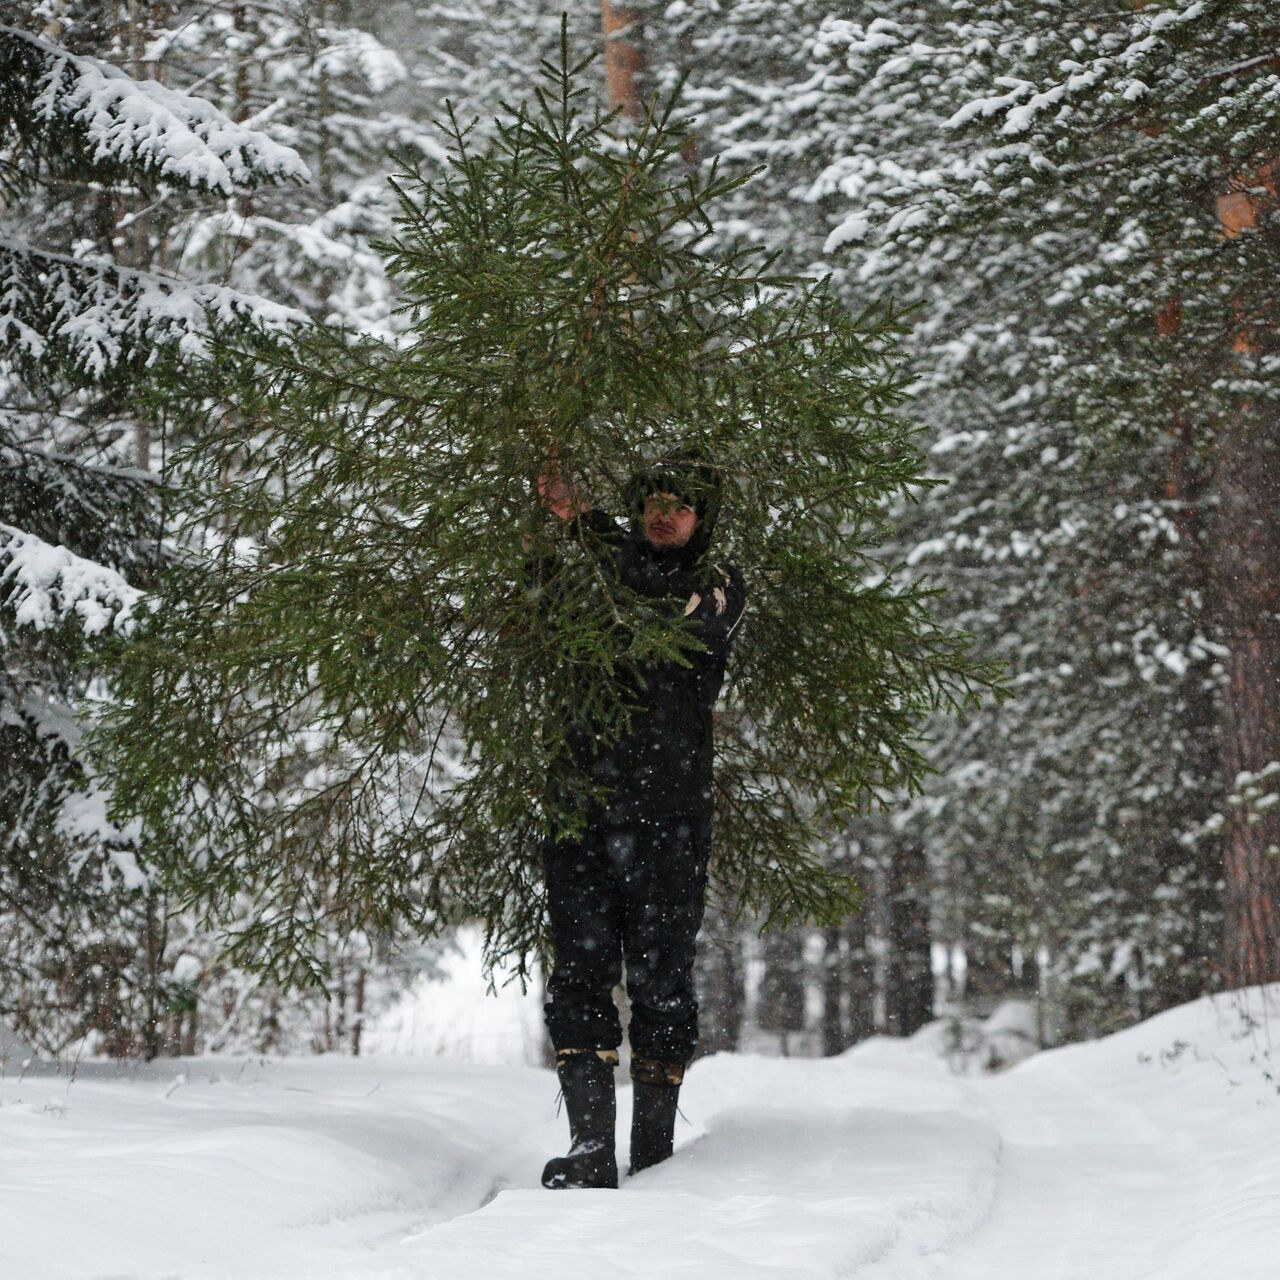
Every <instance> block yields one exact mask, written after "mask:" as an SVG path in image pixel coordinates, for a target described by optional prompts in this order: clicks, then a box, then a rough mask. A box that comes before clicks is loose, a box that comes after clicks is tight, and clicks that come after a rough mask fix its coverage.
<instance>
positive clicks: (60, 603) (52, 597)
mask: <svg viewBox="0 0 1280 1280" xmlns="http://www.w3.org/2000/svg"><path fill="white" fill-rule="evenodd" d="M0 591H2V592H3V595H4V597H6V600H5V603H6V604H7V605H8V607H9V608H10V609H11V610H12V611H13V614H14V618H15V620H16V622H17V624H18V625H19V626H26V627H33V628H34V629H35V630H37V631H47V630H50V629H52V628H54V627H58V626H61V625H62V624H63V623H64V622H66V621H67V620H68V619H75V620H76V621H77V622H78V623H79V625H80V627H81V628H82V629H83V631H84V633H85V634H86V635H90V636H92V635H99V634H101V633H102V632H105V631H108V630H111V629H114V630H116V631H121V630H127V628H128V627H129V625H130V620H131V616H132V614H133V610H134V608H135V606H136V605H137V603H138V601H139V600H140V599H141V596H142V593H141V592H140V591H139V590H138V589H137V588H136V587H132V586H130V585H129V583H128V582H127V581H126V580H125V578H124V577H123V575H121V574H119V573H117V572H116V571H115V570H114V569H111V568H108V567H107V566H106V565H101V564H98V563H96V562H95V561H93V560H86V559H85V558H84V557H83V556H78V555H76V554H75V553H74V552H72V551H69V550H68V549H67V548H66V547H60V546H55V545H53V544H52V543H49V542H45V541H44V540H43V539H41V538H37V537H36V536H35V535H34V534H31V533H26V532H24V531H23V530H22V529H15V528H14V527H13V526H12V525H8V524H0Z"/></svg>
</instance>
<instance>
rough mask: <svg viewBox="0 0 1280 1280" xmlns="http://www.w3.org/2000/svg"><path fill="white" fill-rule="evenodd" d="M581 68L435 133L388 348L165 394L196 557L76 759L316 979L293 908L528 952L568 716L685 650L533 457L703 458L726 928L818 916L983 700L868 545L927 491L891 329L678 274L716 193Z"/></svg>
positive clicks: (263, 347)
mask: <svg viewBox="0 0 1280 1280" xmlns="http://www.w3.org/2000/svg"><path fill="white" fill-rule="evenodd" d="M585 65H586V64H585V63H583V64H579V65H578V66H576V67H574V66H570V65H569V62H568V56H567V51H565V50H564V49H563V48H562V60H561V64H560V65H559V66H558V67H557V66H551V65H548V66H546V67H545V68H544V72H545V77H546V80H545V83H546V88H545V89H544V90H542V91H541V92H539V94H538V96H537V100H536V102H534V103H533V104H531V105H528V106H526V107H523V108H521V109H519V110H517V111H516V112H514V114H512V115H511V117H510V118H509V119H507V120H505V121H504V122H503V123H502V125H501V126H500V127H499V129H498V130H497V134H496V137H495V139H494V141H493V142H491V143H489V144H487V145H485V146H484V147H483V148H479V149H474V150H473V149H472V148H471V146H470V145H469V142H468V138H467V130H465V129H463V128H461V127H460V126H459V125H458V124H457V122H456V121H455V120H453V118H452V117H451V118H450V121H449V123H448V129H449V132H450V137H451V144H452V162H451V167H450V169H449V172H448V174H447V177H446V178H445V180H443V181H437V182H432V181H429V180H427V179H426V178H425V177H423V176H422V175H421V174H419V173H416V172H409V173H407V174H406V175H404V176H403V177H402V178H400V179H399V180H398V188H399V192H400V196H401V216H400V220H399V234H398V236H397V238H396V240H395V242H394V243H393V244H392V245H390V246H388V251H389V253H390V263H391V269H392V271H393V272H394V274H395V276H396V277H397V279H398V281H399V284H400V287H401V289H402V294H403V298H404V308H403V309H404V313H405V315H406V318H407V320H408V332H407V335H406V338H405V340H404V341H402V342H401V343H399V344H397V345H391V344H387V343H384V342H381V341H376V340H373V339H368V338H354V337H352V336H351V335H348V334H343V333H335V332H331V331H327V330H324V329H320V328H317V329H314V330H313V331H311V332H310V333H309V334H307V335H305V336H304V337H303V338H302V339H301V340H300V341H298V342H296V343H293V344H291V345H285V344H284V343H283V342H281V341H280V340H278V339H275V340H273V339H269V338H267V337H266V336H265V335H264V336H263V340H262V341H261V343H259V344H247V343H244V342H242V341H228V342H226V343H224V344H223V346H222V348H221V349H220V350H218V351H217V352H216V357H215V359H214V361H213V362H212V363H211V364H210V365H209V367H208V368H207V369H206V370H205V373H204V380H205V381H204V384H203V385H201V386H199V387H196V386H194V385H191V386H190V390H191V399H192V404H193V406H195V405H196V402H197V401H198V405H199V407H198V408H195V410H194V411H195V413H196V416H197V417H198V418H199V419H200V423H201V427H202V429H201V430H200V431H198V432H197V433H196V436H197V438H198V439H199V440H200V444H199V445H198V446H197V447H196V448H195V449H194V450H193V451H192V452H191V453H190V454H189V455H188V456H187V457H186V459H185V460H184V461H183V463H182V464H181V467H180V468H179V474H180V475H181V477H182V480H183V483H184V485H185V486H186V490H187V492H189V493H192V494H195V495H198V500H197V501H196V503H195V505H194V506H193V508H192V509H191V511H190V515H191V521H192V522H191V525H190V532H191V537H190V539H189V543H188V546H189V550H190V552H191V555H190V559H189V562H188V563H187V565H186V566H185V567H184V568H183V569H182V570H181V572H180V573H178V574H176V575H175V576H174V578H173V579H172V580H171V583H170V585H169V588H168V590H167V592H166V593H165V596H164V600H163V603H162V604H161V606H160V607H159V609H158V610H157V611H156V613H155V614H154V615H153V617H152V618H151V619H150V621H149V622H148V624H147V625H146V626H145V628H144V633H143V635H142V636H141V637H139V639H138V640H137V641H136V642H135V643H134V644H132V645H131V648H130V654H129V655H128V661H127V665H126V670H125V675H124V677H123V686H122V692H123V695H124V697H123V700H122V702H121V704H120V706H119V708H118V709H117V710H115V711H113V713H112V715H111V718H110V721H109V723H108V725H107V731H106V733H105V734H104V736H103V737H102V738H101V740H100V747H101V750H102V753H103V757H104V759H105V761H107V762H108V764H109V766H110V767H111V768H113V769H114V770H115V771H116V772H117V775H118V777H119V780H120V796H121V801H122V804H123V806H124V807H125V809H126V810H128V811H130V812H133V811H136V812H138V813H141V814H142V815H144V817H145V818H146V821H147V824H148V826H149V828H150V829H151V831H152V833H153V835H154V837H155V841H156V847H157V848H169V847H173V848H177V847H180V846H179V845H177V844H176V843H175V844H174V845H172V846H169V845H168V844H166V840H165V836H166V833H169V832H174V831H177V830H181V831H183V832H185V833H186V843H185V844H184V845H183V846H181V847H185V848H194V849H195V850H196V851H197V855H196V856H195V857H194V858H191V859H186V860H184V859H181V858H178V857H174V858H172V859H170V860H169V861H168V863H167V866H166V867H165V868H164V869H165V870H167V871H168V872H169V874H170V876H171V878H172V880H173V882H174V883H175V885H177V886H178V887H179V888H180V889H181V890H182V891H183V892H185V893H187V894H188V895H189V896H190V897H191V900H192V901H193V902H200V903H203V904H206V905H207V906H208V907H209V908H210V910H211V911H212V912H213V914H215V915H217V914H219V913H221V912H222V911H224V910H225V909H226V907H227V906H228V904H229V903H230V901H231V899H232V897H233V896H234V894H236V893H238V892H241V891H245V892H249V893H252V894H254V895H255V896H259V895H260V896H261V897H262V899H263V900H266V901H272V902H273V903H275V904H276V906H277V908H278V912H277V913H276V914H274V915H264V916H263V917H261V918H260V919H258V920H257V921H255V922H253V923H251V924H250V925H248V926H247V928H246V929H245V931H244V932H242V933H241V934H239V935H238V936H237V939H236V944H237V955H238V956H239V958H241V959H245V960H252V961H253V962H255V963H259V964H262V965H266V966H270V967H272V968H273V969H274V970H275V971H276V972H277V973H278V974H279V975H280V976H282V977H286V978H299V977H301V976H303V975H304V974H305V973H307V972H311V971H313V956H312V952H311V949H310V938H311V937H312V936H313V935H314V933H315V931H316V930H318V928H319V927H320V922H321V921H328V923H329V925H330V926H337V927H351V928H355V927H366V928H367V927H369V926H370V925H373V926H375V927H378V928H390V927H393V926H396V925H402V924H404V923H405V922H408V923H410V924H412V925H414V926H416V927H418V928H419V929H427V928H430V927H432V926H433V925H435V924H438V923H439V922H440V921H441V920H442V919H445V918H447V917H448V916H450V915H452V914H458V913H468V914H475V915H478V916H480V917H481V918H483V919H484V920H485V921H486V922H487V925H488V929H489V950H490V956H491V958H492V957H495V956H498V955H502V954H516V955H527V954H529V953H531V952H532V951H533V950H535V949H537V947H538V946H539V945H540V944H541V911H540V903H539V888H538V882H539V870H538V864H537V858H536V848H537V841H538V839H539V838H540V836H541V835H542V833H543V832H545V831H547V830H564V829H568V828H572V827H574V826H575V825H577V824H579V823H580V822H581V819H582V812H581V799H582V798H583V797H585V796H587V795H589V794H590V787H589V785H588V784H587V783H586V780H585V779H584V778H582V777H580V776H578V774H577V771H576V766H575V764H574V761H573V758H572V755H571V754H570V752H569V750H568V745H567V738H568V734H569V731H570V729H571V728H572V727H573V726H575V725H577V726H581V725H583V724H586V725H588V726H590V728H591V729H592V730H593V731H594V732H595V733H597V734H598V735H600V736H602V737H604V738H606V739H607V738H609V737H611V736H614V735H616V734H618V733H620V732H622V731H623V730H624V728H625V726H626V723H627V717H628V704H627V699H626V688H627V681H626V675H627V673H628V672H629V671H631V670H633V669H634V667H635V666H636V665H638V664H642V663H643V662H645V661H646V660H649V659H652V658H664V657H665V658H676V659H679V658H680V655H682V654H683V653H685V652H686V651H688V650H689V649H690V648H691V647H692V646H695V645H696V644H697V643H698V642H697V639H696V637H695V636H694V635H693V633H692V632H691V630H690V629H689V628H688V627H687V626H685V625H683V624H679V623H672V622H671V621H669V620H668V619H667V618H666V617H665V616H663V615H658V614H655V612H654V611H653V610H652V609H651V608H650V607H649V606H648V605H647V603H646V602H645V600H644V599H643V598H639V597H635V596H632V595H630V594H629V593H628V592H627V591H625V590H624V589H623V588H622V587H621V586H620V585H619V584H617V583H615V582H609V581H608V580H607V579H606V578H605V577H604V576H603V574H602V572H601V570H600V567H599V565H598V564H597V563H596V561H595V560H594V559H593V558H592V557H591V556H590V555H589V554H588V553H587V550H586V549H585V548H584V547H583V546H582V545H581V544H580V543H579V541H578V539H579V537H580V535H579V534H577V532H576V531H575V530H574V529H573V528H571V527H568V526H565V525H562V524H561V523H560V522H559V521H557V520H555V519H554V518H553V517H552V516H551V515H549V514H548V513H547V512H546V511H544V510H543V509H542V508H541V506H540V505H539V503H538V501H537V499H536V496H535V488H536V480H537V477H538V476H539V475H540V474H543V473H545V472H546V471H547V470H548V469H550V468H552V467H553V466H554V467H555V468H557V469H558V470H559V471H560V472H561V473H562V474H563V475H564V476H566V477H567V478H569V479H571V480H572V482H573V483H574V484H575V485H576V486H578V489H579V491H580V492H581V493H584V494H587V495H589V496H590V498H591V500H592V501H593V502H594V503H595V504H596V505H598V506H599V507H601V508H603V509H605V510H607V511H610V512H612V513H613V514H615V515H618V516H623V515H624V514H625V507H626V493H627V489H628V483H629V480H630V478H631V477H632V475H633V474H634V473H635V472H636V471H637V470H639V469H642V468H643V467H644V466H646V465H648V464H651V463H652V462H653V461H654V460H655V459H656V458H658V457H660V456H663V455H665V454H667V453H670V452H671V451H672V450H674V449H677V448H689V447H691V448H693V449H695V450H696V451H697V452H698V453H699V454H700V455H701V456H703V457H704V458H706V459H708V460H709V461H710V463H711V465H712V466H714V467H715V468H717V469H718V471H719V474H720V477H721V479H722V481H723V484H724V491H725V496H724V503H723V510H722V514H721V519H720V526H719V530H718V533H717V540H716V544H715V545H714V546H713V548H712V552H711V555H712V557H713V558H719V557H723V558H725V559H731V560H733V561H736V562H737V563H739V564H740V565H741V566H742V568H743V571H744V573H745V574H746V576H747V580H748V589H749V592H750V603H749V610H748V616H747V619H746V621H745V622H744V623H743V625H742V628H741V632H740V639H739V641H738V645H737V648H736V650H735V654H734V657H733V661H732V664H731V672H730V684H729V687H728V689H727V695H726V700H725V705H724V708H723V711H722V714H721V715H720V717H719V725H718V731H717V732H718V741H719V770H718V783H717V797H716V799H717V853H716V857H715V865H714V875H715V876H716V877H717V879H718V880H719V882H720V884H721V886H722V887H723V888H724V889H725V890H726V891H727V892H728V893H729V894H730V895H731V896H732V897H733V898H734V899H735V900H736V901H737V902H738V903H739V904H741V905H742V906H743V907H745V908H746V909H749V910H751V911H756V912H760V913H762V914H763V915H765V916H766V917H770V918H776V919H777V920H779V921H788V920H792V919H796V918H799V917H804V916H808V917H811V918H814V919H819V920H823V919H826V920H830V919H836V918H839V917H840V916H841V915H842V914H844V913H845V912H846V911H847V910H848V909H849V907H850V905H851V902H852V900H853V898H852V894H853V885H852V882H851V881H850V880H849V879H848V878H846V877H842V876H837V875H833V874H831V873H829V872H828V871H826V870H825V869H824V868H823V866H822V863H821V860H820V856H819V855H820V853H821V850H822V849H823V847H824V844H825V843H826V842H828V841H829V840H830V839H831V838H832V837H833V835H834V833H836V832H838V831H839V830H841V828H842V827H843V825H844V824H845V823H847V821H848V820H849V818H850V816H851V815H852V814H854V813H856V812H857V811H858V810H859V809H861V808H864V807H866V806H868V805H871V804H874V803H876V802H877V801H883V800H884V799H885V798H886V797H888V796H891V795H893V794H894V793H896V792H898V791H902V790H906V791H908V792H909V791H910V790H912V789H913V788H915V787H916V786H918V783H919V777H920V774H921V771H922V768H923V764H922V757H921V754H920V751H919V749H918V742H917V739H918V734H919V724H920V721H921V719H922V717H923V716H924V715H925V714H926V713H927V712H929V711H931V710H936V709H941V708H955V707H957V706H959V705H961V704H963V703H965V702H972V701H974V700H976V698H977V696H978V694H979V692H980V691H981V688H982V687H984V686H989V685H990V684H991V683H992V681H993V680H994V678H995V677H994V672H993V671H992V670H991V669H989V668H985V667H978V666H975V665H974V664H973V663H972V662H971V660H970V659H968V658H967V657H966V655H965V652H964V637H963V636H962V635H961V634H958V633H955V632H948V631H946V630H943V629H940V628H938V627H937V626H936V625H935V624H934V623H933V622H932V621H931V619H930V615H929V611H928V604H929V597H930V592H929V591H927V590H925V589H923V588H921V587H918V586H917V587H913V588H912V589H910V590H901V589H899V588H898V586H897V584H896V583H895V580H894V578H893V575H892V572H891V568H892V567H891V566H886V565H882V564H881V563H879V562H878V561H877V559H876V558H875V555H874V547H875V545H876V543H877V541H878V540H880V539H881V538H882V537H883V536H884V535H885V533H886V527H885V520H884V510H885V506H886V504H887V503H888V502H889V501H890V500H891V499H893V498H894V497H895V496H903V495H908V494H910V493H911V492H912V491H913V490H914V489H918V488H919V487H920V486H921V484H922V481H921V473H922V463H921V460H920V458H919V456H918V454H917V453H916V451H915V449H914V448H913V443H912V432H911V430H910V429H909V428H908V427H907V426H906V425H905V424H904V423H903V421H902V420H901V418H899V417H898V416H897V415H896V413H895V408H896V406H897V405H898V404H899V402H900V400H901V398H902V395H903V379H902V373H901V369H900V362H899V357H898V355H897V353H896V348H895V345H894V343H895V335H896V334H897V332H898V331H899V327H900V326H899V324H898V321H897V319H896V317H895V316H893V315H892V314H890V313H888V312H887V311H886V312H884V313H871V312H867V313H863V314H860V315H853V314H850V313H849V312H848V311H847V310H846V309H845V308H844V307H842V306H841V305H840V304H839V303H838V302H837V301H836V300H835V299H834V298H833V297H832V295H831V294H830V292H829V291H828V289H827V286H826V284H825V283H824V282H822V281H815V280H810V279H802V278H794V277H786V276H781V275H774V274H771V273H770V266H771V260H770V259H769V258H768V257H767V256H764V255H762V253H761V252H760V251H759V250H756V249H752V248H745V249H732V250H730V251H728V252H726V253H725V254H723V255H722V256H719V257H710V256H707V255H705V254H703V253H701V252H700V251H699V245H700V241H701V240H702V239H704V238H705V237H706V235H707V234H708V232H709V229H710V221H709V218H710V213H709V206H711V205H712V204H713V203H714V202H715V201H716V200H717V199H719V198H721V197H722V196H724V195H725V194H727V193H728V192H729V191H731V190H733V189H734V188H735V187H736V186H738V185H740V184H741V182H742V181H743V180H744V179H742V178H738V179H735V180H733V181H732V182H730V181H724V180H721V179H719V178H718V177H717V176H716V174H715V173H714V170H713V171H712V172H711V174H709V175H708V176H707V178H706V180H705V182H703V183H702V184H701V185H699V184H698V183H697V182H695V181H694V180H693V179H692V178H691V177H689V176H688V175H686V174H685V173H684V172H683V171H682V168H681V162H680V153H681V146H682V144H683V137H682V135H681V134H680V133H679V132H678V131H677V130H676V129H675V128H673V127H672V126H671V124H670V107H671V103H668V104H667V106H666V107H665V108H663V110H662V111H660V112H656V111H655V112H654V113H651V114H650V116H649V118H648V119H647V120H646V121H645V122H644V124H643V126H642V127H640V128H638V129H636V130H634V131H630V132H627V131H623V129H622V127H621V126H620V125H619V124H618V123H617V121H616V120H615V118H613V117H609V116H605V115H603V114H601V113H600V112H599V111H587V110H585V109H584V107H583V105H582V98H583V96H584V95H585V93H586V90H585V89H584V88H583V87H582V85H581V82H580V79H579V77H580V75H581V72H582V70H583V68H584V66H585ZM553 460H554V463H553ZM215 530H216V537H215V536H213V534H212V533H211V531H215ZM201 538H204V539H205V541H204V543H203V544H202V543H201V542H200V539H201ZM551 555H555V556H558V557H560V559H561V564H562V569H561V572H560V573H559V574H558V576H557V586H556V591H555V592H554V594H552V593H546V594H543V595H542V596H541V597H540V596H539V593H538V590H537V585H536V584H537V580H538V579H537V575H536V574H533V573H531V572H530V564H531V562H537V561H540V560H542V559H544V558H545V557H548V556H551ZM549 784H552V785H549ZM561 784H568V785H561ZM566 795H574V796H577V797H578V801H576V802H573V803H570V802H567V801H565V800H563V799H562V798H557V797H564V796H566ZM193 833H194V835H195V839H194V841H192V840H191V836H192V834H193ZM321 884H323V885H327V886H331V887H332V892H330V893H327V894H325V895H323V896H321V895H320V894H319V892H318V890H317V886H318V885H321Z"/></svg>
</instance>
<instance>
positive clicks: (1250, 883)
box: [1215, 406, 1280, 987]
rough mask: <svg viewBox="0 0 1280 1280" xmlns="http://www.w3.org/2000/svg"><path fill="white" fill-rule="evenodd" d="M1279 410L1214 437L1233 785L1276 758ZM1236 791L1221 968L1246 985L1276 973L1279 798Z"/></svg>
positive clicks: (1226, 855)
mask: <svg viewBox="0 0 1280 1280" xmlns="http://www.w3.org/2000/svg"><path fill="white" fill-rule="evenodd" d="M1278 418H1280V415H1277V412H1276V410H1275V409H1274V408H1273V407H1271V406H1267V407H1266V408H1265V409H1264V408H1262V407H1261V406H1259V407H1257V408H1254V409H1253V410H1252V411H1250V410H1243V411H1241V412H1240V413H1238V414H1237V415H1236V416H1235V417H1234V418H1233V420H1232V421H1230V422H1226V423H1223V424H1222V425H1221V427H1220V428H1219V430H1218V437H1217V496H1218V508H1217V512H1216V524H1217V529H1216V533H1217V536H1216V538H1215V543H1216V549H1217V558H1216V566H1215V567H1216V570H1217V575H1216V588H1217V592H1216V594H1217V605H1218V610H1219V616H1220V620H1221V624H1222V639H1223V643H1224V644H1225V645H1226V646H1227V648H1228V649H1229V650H1230V655H1229V656H1228V658H1227V659H1226V664H1227V682H1226V687H1225V688H1224V689H1223V691H1222V701H1221V726H1222V757H1223V768H1224V773H1225V781H1226V785H1227V790H1228V791H1229V792H1236V793H1237V794H1239V793H1240V792H1241V791H1242V790H1243V789H1244V788H1246V787H1247V786H1248V785H1249V783H1250V782H1251V781H1253V779H1254V777H1255V775H1257V774H1258V773H1260V772H1261V771H1262V770H1263V769H1264V768H1265V767H1266V766H1267V765H1268V764H1271V763H1272V762H1275V761H1280V620H1278V618H1277V614H1278V611H1280V420H1278ZM1274 783H1275V779H1270V780H1269V781H1268V784H1266V785H1264V786H1263V787H1262V788H1261V789H1262V790H1263V791H1267V790H1271V789H1272V786H1273V785H1274ZM1233 800H1235V802H1234V803H1228V806H1227V820H1226V825H1225V828H1224V830H1223V862H1224V866H1223V871H1224V881H1225V900H1224V903H1223V906H1224V912H1225V919H1224V939H1223V941H1224V957H1223V960H1224V963H1223V968H1224V976H1225V980H1226V983H1227V985H1228V986H1230V987H1243V986H1249V985H1252V984H1253V983H1260V982H1276V981H1280V806H1276V807H1273V808H1267V809H1262V810H1259V809H1257V808H1255V807H1254V806H1253V805H1252V804H1250V803H1248V802H1247V799H1244V801H1243V802H1241V799H1237V798H1236V797H1233Z"/></svg>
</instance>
